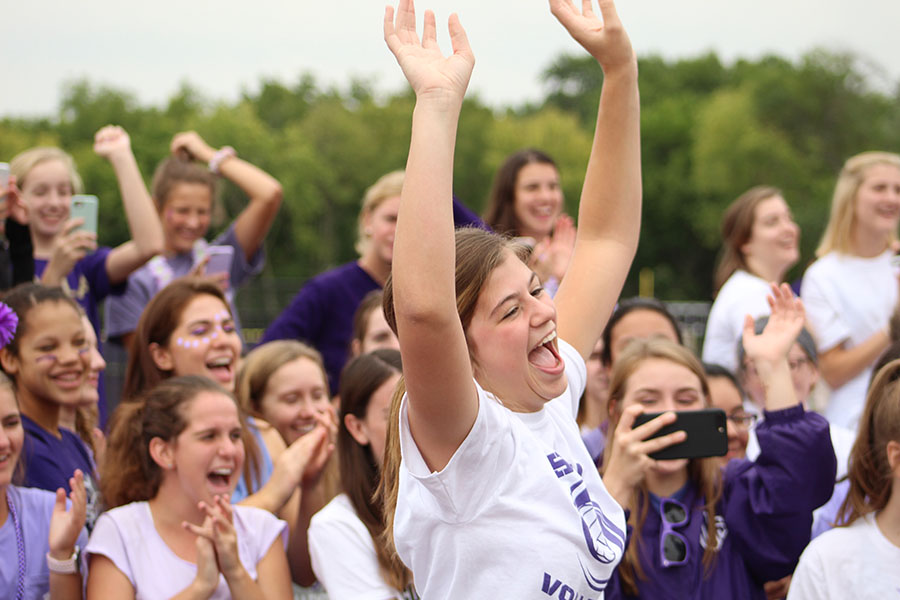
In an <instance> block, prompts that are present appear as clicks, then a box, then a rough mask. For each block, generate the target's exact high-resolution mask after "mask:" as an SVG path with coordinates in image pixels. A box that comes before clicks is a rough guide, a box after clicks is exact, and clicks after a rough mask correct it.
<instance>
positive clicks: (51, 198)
mask: <svg viewBox="0 0 900 600" xmlns="http://www.w3.org/2000/svg"><path fill="white" fill-rule="evenodd" d="M74 193H75V190H74V186H73V184H72V174H71V172H70V171H69V167H68V165H66V163H64V162H63V161H62V160H58V159H49V160H45V161H42V162H39V163H38V164H36V165H35V166H34V167H33V168H32V169H31V170H30V171H29V172H28V176H27V177H26V179H25V183H24V185H23V187H22V200H23V202H24V204H25V206H26V207H27V208H28V219H29V225H30V227H31V229H32V231H33V232H35V233H36V234H38V235H40V236H43V237H53V236H55V235H57V234H58V233H59V232H60V231H62V228H63V225H65V223H66V221H67V220H68V219H69V211H70V209H71V207H72V194H74Z"/></svg>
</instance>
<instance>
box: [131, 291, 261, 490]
mask: <svg viewBox="0 0 900 600" xmlns="http://www.w3.org/2000/svg"><path fill="white" fill-rule="evenodd" d="M201 295H207V296H213V297H214V298H218V299H219V300H221V301H222V304H224V305H225V308H226V309H227V310H228V312H229V314H230V313H231V306H230V305H229V304H228V299H227V298H225V292H223V291H222V288H220V287H219V286H218V285H216V284H215V283H213V282H212V281H210V280H209V279H205V278H202V277H179V278H178V279H175V280H174V281H172V283H170V284H169V285H167V286H166V287H164V288H163V289H161V290H160V291H159V292H158V293H157V294H156V295H155V296H153V298H152V299H151V300H150V302H148V303H147V306H146V307H144V312H142V313H141V318H140V320H138V324H137V328H136V329H135V331H134V338H132V340H131V347H130V348H129V349H128V365H127V366H126V368H125V385H124V386H122V399H123V400H124V401H128V400H131V399H133V398H137V397H139V396H140V395H141V394H143V393H145V392H146V391H147V390H150V389H153V388H155V387H156V386H157V385H159V384H160V383H161V382H162V381H164V380H166V379H169V378H170V377H172V376H173V375H174V373H173V371H166V370H163V369H160V368H159V367H158V366H157V365H156V361H154V360H153V355H152V354H151V352H150V345H151V344H159V345H160V346H164V347H165V346H168V345H169V342H170V339H171V337H172V332H174V331H175V329H177V328H178V323H179V322H180V321H181V316H182V314H183V313H184V309H185V308H186V307H187V305H188V304H190V302H191V301H192V300H193V299H194V298H196V297H197V296H201ZM243 437H244V452H245V453H246V456H247V460H246V461H244V480H245V481H246V483H247V491H248V492H249V493H253V492H254V491H256V488H257V482H259V483H260V484H262V483H263V482H262V480H261V475H260V474H261V472H262V458H261V454H260V453H261V450H260V448H259V444H258V443H257V441H256V436H254V435H253V433H252V432H251V431H250V429H249V428H247V427H244V428H243Z"/></svg>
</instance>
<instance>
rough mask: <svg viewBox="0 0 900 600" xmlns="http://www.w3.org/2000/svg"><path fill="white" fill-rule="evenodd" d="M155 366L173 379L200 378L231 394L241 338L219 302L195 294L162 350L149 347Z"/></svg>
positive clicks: (226, 310) (239, 354)
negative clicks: (177, 376) (213, 382)
mask: <svg viewBox="0 0 900 600" xmlns="http://www.w3.org/2000/svg"><path fill="white" fill-rule="evenodd" d="M150 352H151V354H152V356H153V361H154V362H155V363H156V366H157V367H158V368H160V369H161V370H163V371H171V372H172V373H173V374H174V375H203V376H205V377H209V378H210V379H212V380H213V381H217V382H218V383H219V384H221V385H222V387H224V388H225V389H226V390H228V391H233V390H234V382H235V374H236V373H237V369H238V363H239V361H240V357H241V338H240V337H239V336H238V334H237V330H236V329H235V325H234V319H233V318H232V316H231V312H230V311H229V309H228V306H226V305H225V303H224V302H222V300H220V299H219V298H217V297H215V296H211V295H209V294H198V295H196V296H194V298H193V299H192V300H191V301H190V302H188V304H187V305H186V306H185V307H184V310H183V311H182V313H181V318H180V319H179V321H178V326H177V327H176V328H175V329H174V330H173V331H172V335H171V336H169V341H168V344H167V345H166V347H162V346H158V345H157V344H151V347H150Z"/></svg>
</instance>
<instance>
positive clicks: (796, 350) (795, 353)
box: [788, 342, 809, 360]
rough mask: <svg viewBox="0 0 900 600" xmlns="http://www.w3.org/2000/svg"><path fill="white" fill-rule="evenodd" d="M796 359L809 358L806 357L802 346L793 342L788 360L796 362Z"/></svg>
mask: <svg viewBox="0 0 900 600" xmlns="http://www.w3.org/2000/svg"><path fill="white" fill-rule="evenodd" d="M798 358H809V356H807V354H806V350H804V349H803V346H801V345H800V344H799V343H797V342H794V345H793V346H791V349H790V350H789V351H788V360H796V359H798Z"/></svg>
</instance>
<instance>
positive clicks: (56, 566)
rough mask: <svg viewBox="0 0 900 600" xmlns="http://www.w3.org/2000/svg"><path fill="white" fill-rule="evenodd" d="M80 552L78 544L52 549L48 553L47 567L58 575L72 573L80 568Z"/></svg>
mask: <svg viewBox="0 0 900 600" xmlns="http://www.w3.org/2000/svg"><path fill="white" fill-rule="evenodd" d="M80 558H81V556H80V552H79V548H78V546H71V547H70V548H69V549H68V551H66V550H51V551H50V552H48V553H47V568H48V569H49V570H50V572H51V573H56V574H58V575H72V574H74V573H77V572H78V570H79V567H80V565H79V562H80V560H79V559H80Z"/></svg>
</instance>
